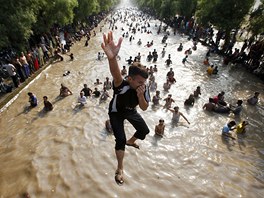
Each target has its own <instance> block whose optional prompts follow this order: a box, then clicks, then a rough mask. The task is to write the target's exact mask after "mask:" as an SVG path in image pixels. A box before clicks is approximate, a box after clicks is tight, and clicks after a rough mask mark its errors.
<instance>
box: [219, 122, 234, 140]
mask: <svg viewBox="0 0 264 198" xmlns="http://www.w3.org/2000/svg"><path fill="white" fill-rule="evenodd" d="M235 126H236V122H235V121H234V120H232V121H230V122H228V123H227V124H226V125H225V126H224V127H223V129H222V136H224V137H229V138H231V139H235V138H234V137H233V136H232V134H231V133H230V131H232V130H234V129H235V128H236V127H235Z"/></svg>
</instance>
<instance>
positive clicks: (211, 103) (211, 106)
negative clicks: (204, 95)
mask: <svg viewBox="0 0 264 198" xmlns="http://www.w3.org/2000/svg"><path fill="white" fill-rule="evenodd" d="M215 108H216V105H215V103H214V99H213V98H209V102H208V103H205V104H204V106H203V109H205V110H206V111H213V110H214V109H215Z"/></svg>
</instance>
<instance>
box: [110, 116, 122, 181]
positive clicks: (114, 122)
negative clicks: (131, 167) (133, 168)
mask: <svg viewBox="0 0 264 198" xmlns="http://www.w3.org/2000/svg"><path fill="white" fill-rule="evenodd" d="M109 117H110V123H111V126H112V129H113V133H114V136H115V138H116V140H115V141H116V145H115V153H116V159H117V170H116V176H115V180H116V182H117V183H118V184H122V183H123V168H124V167H123V160H124V155H125V145H126V134H125V131H124V118H123V116H121V115H120V114H118V113H110V114H109Z"/></svg>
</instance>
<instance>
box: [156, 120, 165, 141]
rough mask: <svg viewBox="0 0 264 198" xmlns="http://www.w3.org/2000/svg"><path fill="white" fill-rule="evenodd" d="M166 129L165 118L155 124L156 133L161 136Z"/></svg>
mask: <svg viewBox="0 0 264 198" xmlns="http://www.w3.org/2000/svg"><path fill="white" fill-rule="evenodd" d="M164 129H165V124H164V120H163V119H160V120H159V124H157V125H156V126H155V135H157V136H159V137H163V135H164Z"/></svg>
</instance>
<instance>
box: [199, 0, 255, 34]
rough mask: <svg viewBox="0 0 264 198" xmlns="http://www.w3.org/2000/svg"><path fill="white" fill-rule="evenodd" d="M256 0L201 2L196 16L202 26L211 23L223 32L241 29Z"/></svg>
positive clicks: (211, 0) (204, 0) (203, 0)
mask: <svg viewBox="0 0 264 198" xmlns="http://www.w3.org/2000/svg"><path fill="white" fill-rule="evenodd" d="M253 4H254V0H240V1H237V0H229V1H226V0H199V1H198V10H197V12H196V16H197V17H198V22H199V23H201V24H204V25H206V24H208V22H210V23H211V24H213V25H214V26H216V27H217V28H219V29H223V30H231V29H234V28H239V27H240V25H241V23H242V22H243V21H244V19H245V16H246V15H247V14H248V13H249V11H250V9H251V8H252V6H253Z"/></svg>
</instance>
